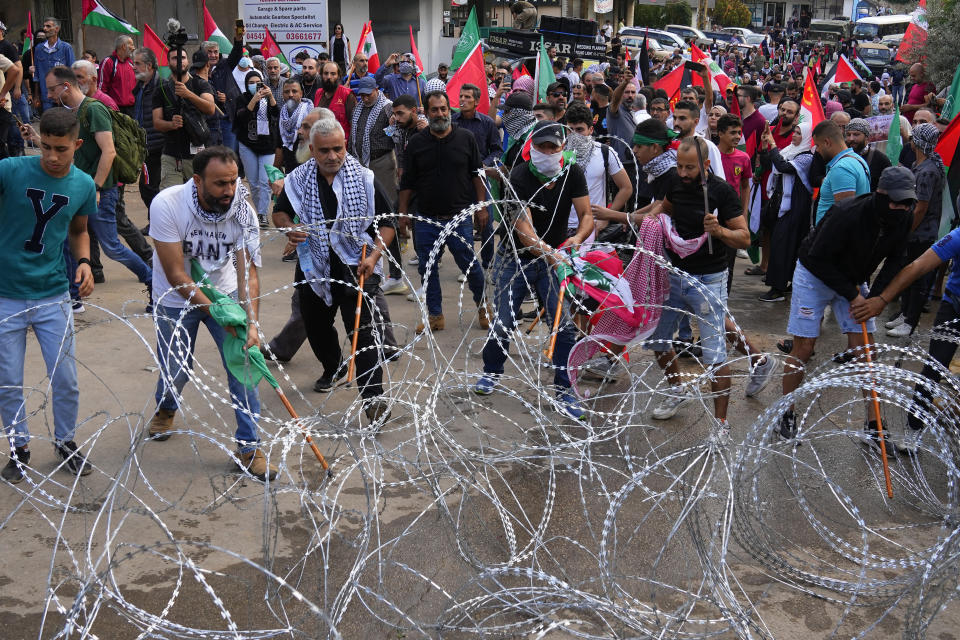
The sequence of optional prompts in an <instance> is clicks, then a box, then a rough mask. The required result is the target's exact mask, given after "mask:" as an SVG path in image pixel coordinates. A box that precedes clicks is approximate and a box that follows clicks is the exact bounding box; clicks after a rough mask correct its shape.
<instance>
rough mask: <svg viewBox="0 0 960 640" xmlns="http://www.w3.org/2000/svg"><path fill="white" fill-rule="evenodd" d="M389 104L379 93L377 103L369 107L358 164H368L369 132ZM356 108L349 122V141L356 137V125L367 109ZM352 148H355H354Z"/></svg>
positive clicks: (363, 107)
mask: <svg viewBox="0 0 960 640" xmlns="http://www.w3.org/2000/svg"><path fill="white" fill-rule="evenodd" d="M389 104H391V102H390V101H389V100H387V97H386V96H385V95H383V91H381V92H380V93H379V95H377V101H376V102H375V103H374V104H373V106H372V107H369V109H370V113H369V114H368V115H367V121H366V123H365V124H364V131H363V144H362V145H361V148H360V162H361V163H362V164H363V165H364V166H367V165H369V164H370V132H371V131H372V130H373V127H374V126H375V125H376V124H377V120H379V118H380V112H381V111H383V109H384V108H385V107H386V106H387V105H389ZM357 107H358V108H355V109H354V110H353V117H352V118H351V122H350V130H351V131H353V132H354V134H353V135H352V136H351V141H355V140H356V138H355V136H356V130H357V124H358V123H359V122H360V114H361V113H362V112H363V111H364V110H365V109H367V106H366V105H364V106H362V107H361V106H360V105H357ZM355 144H356V143H355V142H354V145H355ZM354 148H356V147H355V146H354Z"/></svg>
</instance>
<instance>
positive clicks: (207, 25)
mask: <svg viewBox="0 0 960 640" xmlns="http://www.w3.org/2000/svg"><path fill="white" fill-rule="evenodd" d="M203 39H204V40H205V41H206V40H211V41H213V42H216V43H217V46H218V47H220V53H221V55H225V56H228V55H230V52H231V51H233V43H232V42H230V40H228V39H227V36H225V35H223V31H220V27H218V26H217V23H216V22H214V21H213V16H212V15H210V10H209V9H207V2H206V0H204V2H203Z"/></svg>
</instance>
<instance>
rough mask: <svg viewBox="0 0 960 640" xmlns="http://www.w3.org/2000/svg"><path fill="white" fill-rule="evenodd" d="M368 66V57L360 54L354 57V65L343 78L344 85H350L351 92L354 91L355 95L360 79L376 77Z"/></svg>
mask: <svg viewBox="0 0 960 640" xmlns="http://www.w3.org/2000/svg"><path fill="white" fill-rule="evenodd" d="M367 64H368V60H367V56H366V55H364V54H362V53H358V54H357V55H355V56H353V63H352V64H351V65H350V68H349V69H348V70H347V75H346V76H345V77H344V78H343V84H345V85H349V86H350V91H353V93H354V94H356V93H357V84H358V83H359V82H360V78H373V77H374V76H373V74H372V73H370V70H369V69H368V68H367ZM374 79H376V78H374Z"/></svg>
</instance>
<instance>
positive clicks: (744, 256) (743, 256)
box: [737, 249, 750, 260]
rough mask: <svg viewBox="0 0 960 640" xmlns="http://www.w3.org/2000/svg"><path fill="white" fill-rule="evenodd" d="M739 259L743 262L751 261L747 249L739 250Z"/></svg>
mask: <svg viewBox="0 0 960 640" xmlns="http://www.w3.org/2000/svg"><path fill="white" fill-rule="evenodd" d="M737 257H738V258H740V259H741V260H749V259H750V254H749V253H747V250H746V249H737Z"/></svg>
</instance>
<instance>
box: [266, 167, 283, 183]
mask: <svg viewBox="0 0 960 640" xmlns="http://www.w3.org/2000/svg"><path fill="white" fill-rule="evenodd" d="M263 169H264V171H266V172H267V182H276V181H277V180H279V179H280V178H282V177H283V171H282V170H281V169H277V168H276V167H275V166H273V165H272V164H265V165H263Z"/></svg>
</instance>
